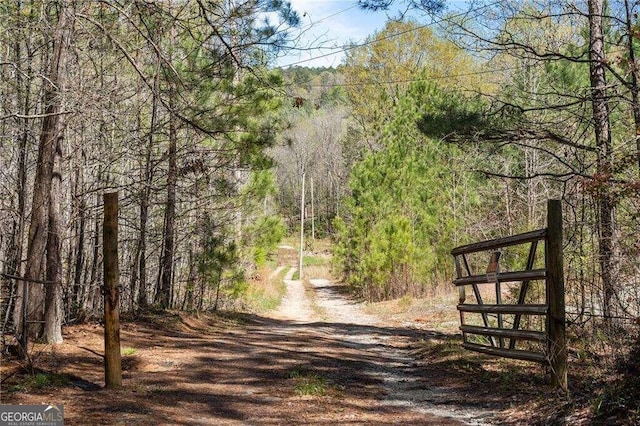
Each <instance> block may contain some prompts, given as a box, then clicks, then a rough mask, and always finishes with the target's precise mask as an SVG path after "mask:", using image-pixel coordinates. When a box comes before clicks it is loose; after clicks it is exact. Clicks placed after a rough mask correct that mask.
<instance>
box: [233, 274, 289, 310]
mask: <svg viewBox="0 0 640 426" xmlns="http://www.w3.org/2000/svg"><path fill="white" fill-rule="evenodd" d="M287 271H288V268H283V269H282V271H280V273H278V274H277V275H276V276H274V277H272V278H271V279H270V278H269V275H270V273H271V270H270V269H269V268H266V267H265V268H262V269H261V270H260V271H259V273H258V275H257V277H256V278H255V279H253V280H251V282H250V283H249V286H248V287H247V290H246V292H245V294H244V295H243V297H242V299H243V302H244V304H245V305H246V306H247V308H248V310H250V311H252V312H258V313H260V312H266V311H269V310H273V309H276V308H277V307H278V306H279V305H280V302H281V301H282V298H283V297H284V294H285V293H286V291H287V287H286V285H285V284H284V276H285V275H286V274H287Z"/></svg>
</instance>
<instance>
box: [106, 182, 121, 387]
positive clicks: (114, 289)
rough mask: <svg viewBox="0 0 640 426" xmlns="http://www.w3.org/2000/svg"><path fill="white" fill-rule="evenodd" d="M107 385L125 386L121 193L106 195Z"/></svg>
mask: <svg viewBox="0 0 640 426" xmlns="http://www.w3.org/2000/svg"><path fill="white" fill-rule="evenodd" d="M102 236H103V255H104V381H105V386H106V387H107V388H117V387H120V386H122V360H121V357H120V287H119V281H120V270H119V268H118V193H117V192H112V193H109V194H104V226H103V228H102Z"/></svg>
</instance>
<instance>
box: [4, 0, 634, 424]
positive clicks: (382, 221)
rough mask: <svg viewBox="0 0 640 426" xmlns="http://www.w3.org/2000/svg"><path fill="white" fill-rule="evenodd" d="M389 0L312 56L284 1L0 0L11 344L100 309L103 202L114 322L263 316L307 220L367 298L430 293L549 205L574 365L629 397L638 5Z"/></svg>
mask: <svg viewBox="0 0 640 426" xmlns="http://www.w3.org/2000/svg"><path fill="white" fill-rule="evenodd" d="M355 3H358V4H359V5H360V7H361V8H363V9H367V10H368V11H369V13H384V10H385V9H386V8H388V7H389V6H390V5H391V4H393V3H394V2H393V1H381V0H361V1H359V2H356V1H355V0H354V4H355ZM395 3H396V4H398V3H401V4H403V5H404V6H405V7H406V8H407V10H413V11H415V13H414V14H411V15H410V16H411V17H403V16H397V17H395V16H394V17H393V18H394V19H389V20H388V22H387V24H386V26H385V27H384V28H383V29H381V30H380V31H378V32H375V33H373V34H371V35H370V36H369V37H368V38H367V39H366V40H364V41H362V42H354V43H352V44H350V45H348V46H344V54H345V58H344V60H343V61H342V63H341V64H340V65H339V66H337V67H335V68H323V67H320V68H309V67H305V66H304V64H298V65H295V66H290V67H279V66H277V65H276V60H277V59H278V58H279V57H281V56H282V55H283V54H285V53H286V52H287V51H288V50H290V49H296V48H299V47H297V44H296V43H297V41H298V40H297V39H296V35H295V34H296V32H295V31H296V28H298V27H300V24H301V21H300V16H299V14H298V13H297V12H296V11H295V10H293V9H292V7H291V5H290V4H289V3H288V2H286V1H282V0H243V1H205V0H195V1H181V0H173V1H163V2H147V1H134V0H131V1H130V0H116V1H106V0H105V1H71V0H59V1H42V0H11V1H5V2H3V3H2V4H1V5H0V158H2V167H0V272H1V273H2V277H1V279H0V284H1V300H0V301H1V306H2V309H1V310H0V313H1V318H0V324H1V330H2V346H3V347H4V346H5V345H10V344H12V343H13V342H12V339H13V336H14V335H15V334H17V333H18V332H20V331H21V330H23V328H25V327H28V329H29V335H30V336H31V338H33V339H41V340H42V341H46V342H48V343H59V342H62V340H63V336H62V327H63V326H65V325H68V324H76V323H84V322H87V321H94V320H97V319H99V318H101V316H102V313H103V288H102V285H103V276H102V274H103V265H102V262H103V259H102V251H101V247H102V221H103V216H102V213H103V194H105V193H109V192H116V191H117V192H118V194H119V200H120V213H119V227H120V231H119V232H120V237H119V238H120V240H119V256H120V262H119V263H120V297H121V301H120V309H121V311H122V312H123V313H137V312H143V311H145V310H150V309H151V310H171V311H185V312H196V311H227V310H231V311H233V310H238V311H243V310H252V309H253V308H254V307H253V306H252V305H251V300H252V299H255V297H256V292H257V291H259V290H257V289H256V288H255V287H254V285H253V284H254V282H255V280H256V277H257V276H258V275H259V274H260V273H261V272H260V271H261V270H262V269H263V268H264V267H265V265H268V264H270V262H273V261H274V256H275V253H276V251H277V248H278V245H279V244H280V243H281V242H282V241H283V239H285V238H289V239H291V240H294V239H295V238H296V237H295V236H296V235H298V234H299V233H300V225H301V216H302V217H304V218H305V220H306V224H305V228H304V229H303V232H304V233H305V234H306V237H307V239H306V241H307V246H305V247H304V248H305V249H310V246H312V245H313V244H314V241H315V240H316V239H327V240H330V241H331V252H332V270H333V273H334V274H335V275H336V276H338V277H340V279H341V280H342V281H343V282H344V283H345V284H346V285H347V287H348V288H349V290H350V292H352V293H353V294H354V295H355V296H357V297H360V298H362V299H364V300H366V301H369V302H379V301H385V300H392V299H400V298H403V297H414V298H428V297H431V296H433V295H434V294H435V292H436V291H437V289H441V288H448V287H447V286H451V284H450V283H451V281H452V280H453V278H454V266H453V259H452V257H451V250H452V248H454V247H456V246H460V245H462V244H466V243H470V242H474V241H480V240H486V239H491V238H497V237H502V236H507V235H513V234H518V233H522V232H527V231H531V230H534V229H538V228H541V227H544V224H545V223H546V222H545V221H546V205H547V200H549V199H560V200H562V206H563V212H564V224H563V225H564V226H563V227H564V254H565V258H564V266H565V271H564V273H565V282H566V306H567V328H568V333H569V335H570V336H571V337H570V338H571V339H573V341H574V342H575V347H577V348H578V349H576V350H575V353H573V354H572V356H573V357H575V358H576V359H578V360H580V362H585V363H587V364H589V365H593V366H594V369H598V371H600V372H602V371H605V372H608V371H613V370H615V371H618V372H619V371H622V372H623V374H622V375H623V381H622V382H616V384H614V385H611V388H609V390H607V391H606V392H605V391H603V392H604V393H603V394H602V395H604V396H602V400H601V402H602V401H604V402H603V404H604V405H603V407H604V406H605V405H606V404H607V403H610V404H613V405H611V407H613V408H611V409H612V410H615V409H622V408H621V407H620V406H617V405H615V404H617V403H618V402H619V401H620V400H619V399H616V397H615V395H619V394H624V393H625V392H626V393H628V394H630V395H635V396H636V397H637V396H640V386H639V385H638V378H637V371H638V370H637V367H638V364H637V353H638V350H640V343H639V342H640V341H639V340H638V328H637V327H638V323H639V322H640V290H639V289H640V237H639V235H640V233H639V229H640V98H639V97H640V81H639V79H640V66H639V63H640V62H638V61H639V60H638V58H637V55H639V54H640V50H639V47H640V44H639V37H640V21H639V20H638V11H639V10H640V2H636V1H632V0H612V1H607V2H605V1H604V0H585V1H566V2H559V1H554V0H548V1H547V0H530V1H523V2H520V1H500V2H490V1H476V2H472V4H470V5H469V6H468V7H467V8H466V9H465V10H464V11H462V12H458V11H456V12H454V11H450V10H449V9H448V8H447V2H439V1H415V0H414V1H403V0H397V1H396V2H395ZM418 16H419V17H421V18H420V19H418V18H417V17H418ZM302 182H304V183H305V184H304V186H303V184H302ZM303 187H304V188H306V189H305V196H306V203H305V206H303V208H302V209H301V206H300V200H301V197H302V195H303V194H302V188H303ZM523 258H526V253H513V254H510V255H509V256H508V257H507V258H505V260H504V262H505V266H506V267H508V266H509V265H516V264H517V263H518V262H522V259H523ZM27 282H28V283H29V284H25V283H27ZM25 285H29V298H28V300H27V301H26V302H27V303H25V304H24V305H23V304H22V303H21V300H22V295H23V294H24V286H25ZM451 291H453V287H451ZM24 308H26V309H27V313H26V315H24V316H23V309H24ZM451 308H452V309H453V310H455V306H453V305H452V307H451ZM24 317H26V318H28V324H23V318H24ZM634 354H635V355H634ZM634 359H635V363H636V364H633V362H634V361H633V360H634ZM630 363H631V364H630ZM630 365H631V366H630ZM634 366H635V367H634ZM616 369H617V370H616ZM620 369H622V370H620ZM629 371H631V372H632V373H628V372H629ZM633 371H635V373H633ZM625 372H626V373H625ZM627 373H628V374H627ZM595 374H596V373H594V375H595ZM598 374H605V373H598ZM607 374H608V373H607ZM594 377H595V376H594ZM628 403H629V404H631V403H630V402H628ZM620 404H621V403H620ZM624 409H626V406H625V408H624ZM630 409H631V410H636V411H635V413H636V415H638V405H637V401H636V405H635V408H630Z"/></svg>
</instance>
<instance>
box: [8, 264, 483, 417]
mask: <svg viewBox="0 0 640 426" xmlns="http://www.w3.org/2000/svg"><path fill="white" fill-rule="evenodd" d="M293 272H294V271H293V270H290V271H289V273H288V275H287V277H286V281H285V282H286V284H287V293H286V296H285V298H284V301H283V304H282V305H281V307H280V308H279V309H278V310H276V311H274V312H273V313H272V314H270V315H266V316H265V315H263V316H257V315H235V314H234V315H229V316H226V317H225V316H222V317H221V316H219V315H216V316H208V315H200V316H193V315H185V314H182V313H177V312H176V313H167V312H162V313H155V314H147V315H145V316H143V317H141V318H137V319H136V320H135V321H130V322H125V323H124V325H123V328H122V332H121V335H122V348H123V352H124V353H125V356H124V360H123V364H124V380H123V385H124V386H123V388H122V389H121V390H116V391H113V390H105V389H103V383H104V381H103V375H102V374H103V367H102V358H101V357H100V353H101V352H102V345H103V341H102V339H103V334H102V333H103V332H102V327H101V326H100V325H98V324H85V325H76V326H71V327H67V328H65V336H64V337H65V343H63V344H61V345H57V346H54V347H37V348H36V350H37V351H38V358H37V362H36V366H37V368H38V370H37V371H36V372H37V373H39V375H41V376H44V378H43V377H40V379H37V380H36V381H35V382H34V381H33V380H32V379H30V377H33V376H24V375H17V374H16V375H13V376H11V371H12V367H15V366H16V365H17V364H14V363H17V362H16V361H8V362H4V361H3V365H2V374H3V377H4V378H6V377H7V376H10V377H9V379H8V380H6V381H4V382H3V385H2V389H1V390H2V392H1V393H0V402H2V403H5V404H62V405H63V406H64V413H65V423H66V424H68V425H86V424H91V425H97V424H108V425H112V424H123V425H133V424H145V425H158V424H162V425H164V424H180V425H192V424H207V425H213V424H215V425H218V424H234V425H236V424H241V425H289V424H291V425H298V424H304V425H306V424H327V425H343V424H373V425H393V424H411V425H419V424H424V425H443V424H444V425H447V424H483V423H484V422H486V421H487V420H488V419H489V418H490V417H489V416H490V415H491V413H490V412H488V411H486V410H483V408H482V406H481V405H482V404H480V405H478V403H477V402H476V405H473V404H474V401H473V396H470V395H469V392H470V390H469V389H464V388H463V389H460V388H459V383H458V384H455V383H452V381H451V379H454V381H455V378H456V377H458V376H455V375H454V376H446V377H445V378H443V376H442V375H441V374H440V375H439V374H438V371H440V370H442V368H440V367H437V366H433V365H431V366H430V367H427V364H426V363H423V364H420V363H417V362H415V361H414V359H413V357H412V356H410V348H411V347H412V343H414V342H416V341H417V340H419V339H425V338H428V333H429V332H428V331H426V330H416V329H411V328H407V327H401V326H390V325H388V324H383V323H382V322H381V321H380V320H378V319H377V318H376V317H374V316H371V315H368V314H366V313H365V312H364V311H363V309H362V305H361V304H360V303H357V302H355V301H353V300H352V299H350V298H349V297H348V296H347V295H346V294H345V293H344V292H343V289H342V288H341V287H340V286H339V285H337V284H336V283H333V282H330V281H327V280H319V279H312V280H311V286H310V287H309V288H306V289H305V288H304V286H303V284H302V282H300V281H293V280H291V276H292V274H293ZM429 365H430V364H429ZM465 365H466V364H465ZM13 369H14V370H15V368H13ZM438 376H439V377H438ZM36 377H38V376H36ZM463 380H464V379H463Z"/></svg>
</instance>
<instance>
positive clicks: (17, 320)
mask: <svg viewBox="0 0 640 426" xmlns="http://www.w3.org/2000/svg"><path fill="white" fill-rule="evenodd" d="M17 13H18V14H20V13H22V7H21V2H18V5H17ZM31 13H33V12H31ZM18 34H19V36H21V35H22V31H21V30H19V33H18ZM22 42H23V40H22V39H20V40H16V42H15V45H14V54H15V59H16V63H17V64H19V63H20V62H21V60H22V59H21V57H22V53H21V48H20V43H22ZM26 61H27V70H26V75H31V74H32V64H33V53H29V54H28V55H27V58H26ZM23 84H25V83H24V79H23V74H22V73H21V72H16V95H17V100H16V103H17V105H18V106H19V108H20V109H21V110H22V113H23V114H24V115H25V118H24V119H22V120H20V132H19V137H18V168H17V176H16V183H17V187H16V195H17V199H18V206H17V210H16V216H17V218H16V219H15V221H14V223H13V229H12V232H11V242H10V245H9V249H8V253H7V264H6V267H5V272H6V273H8V274H10V275H15V276H21V270H22V268H21V265H20V262H21V261H22V254H23V251H24V241H23V240H24V232H25V226H26V199H27V163H28V150H27V142H28V141H29V129H30V126H29V120H28V119H27V118H26V116H28V115H29V113H30V110H31V108H30V103H31V81H30V80H28V81H27V83H26V87H24V88H23ZM22 287H23V284H22V283H20V285H18V283H15V282H14V283H11V292H10V293H11V294H12V295H14V292H15V291H16V290H20V292H19V293H18V294H17V295H16V296H17V298H16V299H15V300H20V297H22V296H21V295H22V293H21V289H22ZM12 302H14V299H10V300H9V306H8V309H7V311H6V312H5V320H4V323H3V325H4V324H6V323H7V322H8V319H9V318H10V315H11V314H12V312H11V310H12V309H11V308H12V305H11V304H12ZM13 307H14V308H15V311H14V312H13V315H14V317H13V322H14V324H15V325H16V328H17V329H20V328H21V327H22V304H21V303H15V304H14V305H13ZM3 330H4V327H3Z"/></svg>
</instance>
